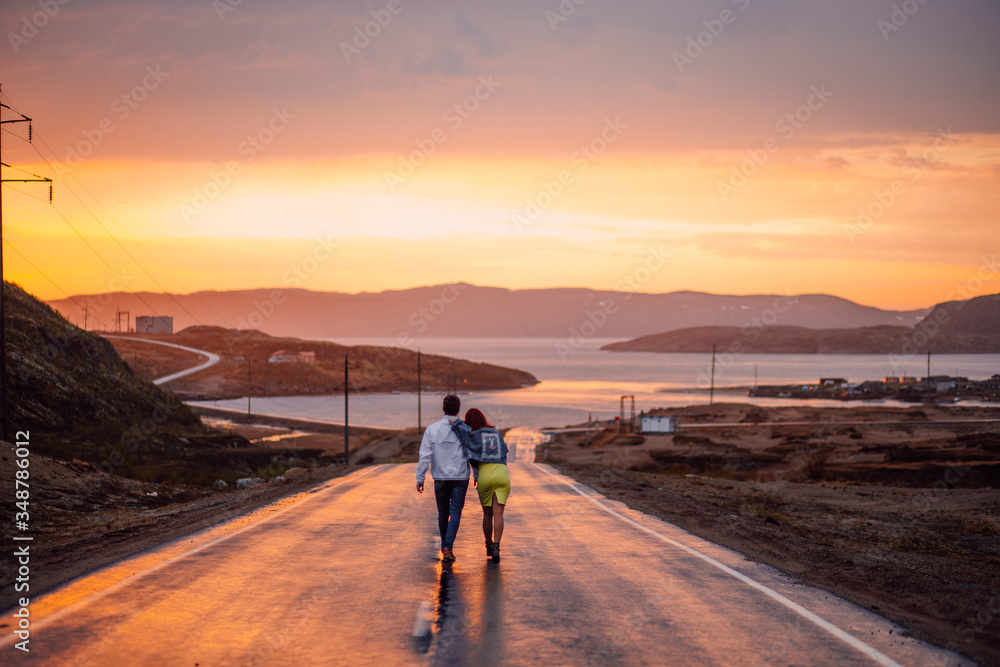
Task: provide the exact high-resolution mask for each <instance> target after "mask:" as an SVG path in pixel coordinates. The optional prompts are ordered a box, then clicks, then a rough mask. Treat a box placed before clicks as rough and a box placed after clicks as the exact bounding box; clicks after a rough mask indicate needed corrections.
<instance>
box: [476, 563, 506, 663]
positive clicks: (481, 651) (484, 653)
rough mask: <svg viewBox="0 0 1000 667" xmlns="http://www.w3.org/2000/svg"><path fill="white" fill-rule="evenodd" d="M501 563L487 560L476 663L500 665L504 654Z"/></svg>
mask: <svg viewBox="0 0 1000 667" xmlns="http://www.w3.org/2000/svg"><path fill="white" fill-rule="evenodd" d="M500 566H501V564H500V563H490V562H487V563H486V566H485V568H484V569H485V571H484V573H483V586H482V591H483V596H482V599H481V600H480V613H479V620H480V623H481V631H480V633H479V641H478V642H477V645H476V659H475V664H476V665H498V664H501V663H502V662H503V656H504V628H503V598H504V590H503V570H501V569H500Z"/></svg>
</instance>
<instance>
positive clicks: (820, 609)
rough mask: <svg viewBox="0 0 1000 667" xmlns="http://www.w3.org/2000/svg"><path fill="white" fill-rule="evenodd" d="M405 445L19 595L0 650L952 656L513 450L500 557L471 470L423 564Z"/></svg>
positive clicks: (940, 660)
mask: <svg viewBox="0 0 1000 667" xmlns="http://www.w3.org/2000/svg"><path fill="white" fill-rule="evenodd" d="M413 473H414V466H413V465H380V466H374V467H370V468H365V469H362V470H360V471H358V472H355V473H353V474H351V475H349V476H347V477H342V478H339V479H336V480H332V481H330V482H327V483H325V484H323V485H322V486H319V487H316V488H313V489H310V490H308V491H305V492H303V493H300V494H298V495H296V496H292V497H290V498H285V499H283V500H280V501H278V502H276V503H274V504H272V505H269V506H266V507H263V508H261V509H259V510H257V511H256V512H253V513H251V514H249V515H245V516H242V517H239V518H236V519H233V520H232V521H230V522H228V523H225V524H221V525H219V526H215V527H213V528H209V529H207V530H204V531H201V532H199V533H195V534H192V535H189V536H187V537H184V538H181V539H179V540H176V541H174V542H171V543H168V544H165V545H163V546H161V547H159V548H156V549H153V550H151V551H148V552H146V553H143V554H139V555H137V556H134V557H132V558H129V559H126V560H124V561H121V562H119V563H115V564H113V565H110V566H108V567H106V568H104V569H102V570H100V571H98V572H95V573H93V574H90V575H88V576H85V577H81V578H79V579H77V580H75V581H73V582H71V583H69V584H67V585H65V586H63V587H62V588H60V589H58V590H56V591H53V592H52V593H50V594H48V595H44V596H41V597H39V598H38V599H35V598H34V597H32V600H31V604H32V607H31V617H30V619H31V645H30V648H31V653H30V654H26V653H22V652H20V651H18V650H16V649H15V648H14V646H13V644H14V643H15V642H16V641H17V639H16V637H15V635H14V634H13V633H12V631H11V629H12V628H14V627H16V625H17V622H18V619H16V618H13V617H12V616H7V618H4V619H0V623H5V624H6V625H5V627H6V630H5V631H4V633H3V634H2V635H0V664H6V665H15V664H24V665H31V664H39V665H42V664H44V665H186V666H191V665H197V664H201V665H268V666H270V665H278V666H283V665H288V666H293V665H294V666H298V665H352V666H354V665H378V666H381V665H428V664H431V665H433V664H441V665H506V664H510V665H663V664H672V665H755V664H781V665H806V664H809V665H885V666H895V665H900V664H904V665H940V666H941V667H946V666H952V665H967V664H971V663H969V662H968V661H965V660H963V659H961V658H960V657H958V656H956V655H954V654H949V653H946V652H945V651H943V650H941V649H938V648H935V647H933V646H930V645H928V644H925V643H923V642H920V641H918V640H916V639H913V638H912V637H909V636H907V633H905V632H903V631H902V630H901V628H899V627H898V626H895V625H893V624H892V623H890V622H889V621H887V620H885V619H884V618H882V617H880V616H878V615H876V614H874V613H872V612H870V611H867V610H865V609H862V608H860V607H857V606H855V605H853V604H850V603H848V602H845V601H844V600H842V599H840V598H838V597H836V596H835V595H833V594H831V593H828V592H826V591H822V590H819V589H816V588H811V587H809V586H804V585H802V583H801V582H799V581H797V580H795V579H792V578H791V577H788V576H786V575H784V574H782V573H780V572H778V571H777V570H775V569H773V568H770V567H767V566H764V565H761V564H759V563H754V562H751V561H749V560H747V559H746V558H744V557H743V556H742V555H741V554H739V553H737V552H735V551H731V550H729V549H725V548H723V547H720V546H718V545H716V544H712V543H711V542H707V541H705V540H703V539H700V538H698V537H695V536H693V535H691V534H690V533H687V532H685V531H683V530H681V529H680V528H678V527H677V526H674V525H672V524H670V523H666V522H664V521H660V520H659V519H656V518H654V517H650V516H648V515H645V514H642V513H640V512H636V511H633V510H629V509H627V508H626V507H625V506H624V505H622V504H621V503H617V502H614V501H611V500H608V499H607V498H605V497H604V496H601V495H600V494H598V493H596V492H595V491H594V490H593V489H590V488H589V487H586V486H582V485H580V484H577V483H576V482H574V481H573V480H572V479H569V478H567V477H564V476H563V475H560V474H558V473H556V472H555V470H554V469H553V468H551V467H549V466H545V465H539V464H534V463H522V462H513V463H511V464H510V477H511V481H512V483H513V489H512V492H511V496H510V502H509V503H508V507H507V511H506V517H507V522H506V531H505V533H504V539H503V549H502V560H501V562H500V563H499V565H494V564H491V563H488V562H487V561H486V558H485V554H484V550H483V537H482V533H481V531H480V521H479V517H480V516H481V514H480V511H479V508H478V507H477V505H478V502H477V497H476V493H475V490H474V489H471V488H470V489H469V496H468V499H467V501H466V506H465V515H464V516H463V518H462V526H461V530H460V531H459V535H458V540H457V541H456V543H455V553H456V555H457V556H458V561H457V562H456V563H454V565H451V566H448V567H442V565H441V564H440V562H439V553H438V548H439V542H438V537H437V535H436V532H437V527H436V511H435V505H434V494H433V493H431V492H425V493H424V494H422V495H420V494H417V493H416V490H415V489H414V488H413V487H414V480H413Z"/></svg>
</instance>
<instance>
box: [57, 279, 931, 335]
mask: <svg viewBox="0 0 1000 667" xmlns="http://www.w3.org/2000/svg"><path fill="white" fill-rule="evenodd" d="M48 303H49V305H51V306H52V307H53V308H55V309H56V310H57V311H59V312H60V313H62V314H63V315H64V316H65V317H66V318H67V319H69V320H70V321H72V322H74V323H75V324H77V325H79V326H84V324H86V326H87V328H90V329H114V328H115V321H116V319H117V315H116V313H118V312H119V311H121V312H127V313H128V320H127V321H128V322H129V323H130V325H134V323H135V318H136V316H140V315H162V316H171V317H173V321H174V331H180V330H182V329H184V328H186V327H189V326H193V325H207V326H221V327H225V328H238V329H257V330H259V331H262V332H265V333H267V334H270V335H272V336H294V337H297V338H392V339H398V340H400V341H401V342H403V343H404V344H405V340H406V339H407V338H408V337H540V338H541V337H544V338H562V337H566V338H573V337H584V338H591V337H599V338H634V337H636V336H643V335H648V334H654V333H660V332H663V331H668V330H673V329H683V328H687V327H697V326H731V327H744V326H773V325H782V326H797V327H807V328H812V329H824V328H831V327H871V326H880V325H895V326H905V327H912V326H914V325H915V324H917V323H918V322H920V321H921V320H922V319H923V318H924V317H925V316H926V315H927V314H928V312H929V311H930V309H929V308H925V309H917V310H906V311H895V310H882V309H879V308H873V307H870V306H863V305H860V304H857V303H854V302H852V301H848V300H847V299H842V298H839V297H835V296H830V295H826V294H802V295H748V296H735V295H717V294H705V293H700V292H671V293H666V294H646V293H640V292H619V291H607V290H595V289H587V288H550V289H522V290H511V289H504V288H498V287H482V286H476V285H469V284H466V283H455V284H448V285H435V286H431V287H417V288H413V289H406V290H392V291H384V292H377V293H372V292H362V293H359V294H346V293H341V292H318V291H310V290H304V289H253V290H236V291H224V292H214V291H213V292H195V293H192V294H169V293H167V294H164V293H151V292H137V293H126V292H109V293H104V294H90V295H87V294H84V295H77V296H73V297H70V298H68V299H58V300H53V301H49V302H48ZM125 326H126V325H125V324H124V320H123V324H122V327H121V329H124V328H125Z"/></svg>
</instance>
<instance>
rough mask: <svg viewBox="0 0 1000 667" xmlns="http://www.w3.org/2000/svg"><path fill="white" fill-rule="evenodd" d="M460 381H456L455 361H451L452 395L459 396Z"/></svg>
mask: <svg viewBox="0 0 1000 667" xmlns="http://www.w3.org/2000/svg"><path fill="white" fill-rule="evenodd" d="M457 384H458V381H457V380H456V379H455V360H454V359H452V360H451V393H452V394H454V395H455V396H458V386H457Z"/></svg>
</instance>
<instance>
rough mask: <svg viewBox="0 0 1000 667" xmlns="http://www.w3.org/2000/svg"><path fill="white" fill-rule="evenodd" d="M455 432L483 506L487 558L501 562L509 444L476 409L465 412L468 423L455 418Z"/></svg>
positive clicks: (507, 484) (508, 487)
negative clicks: (466, 457)
mask: <svg viewBox="0 0 1000 667" xmlns="http://www.w3.org/2000/svg"><path fill="white" fill-rule="evenodd" d="M451 428H452V430H454V431H455V434H456V435H458V439H459V440H460V441H461V442H462V446H463V447H465V451H466V453H467V454H468V455H469V463H470V464H472V478H473V480H474V483H475V485H476V488H477V489H478V490H479V502H480V503H482V506H483V535H485V536H486V556H487V557H488V558H490V559H491V560H492V561H493V562H494V563H499V562H500V538H501V537H503V510H504V506H505V505H506V504H507V496H508V494H510V476H509V475H508V474H507V443H506V442H504V441H503V436H501V435H500V431H498V430H497V429H496V428H495V427H494V426H493V425H492V424H490V423H489V422H488V421H486V416H485V415H483V413H482V412H480V411H479V410H477V409H476V408H472V409H470V410H469V411H468V412H466V413H465V421H464V422H463V421H462V420H460V419H456V420H455V421H454V423H452V425H451Z"/></svg>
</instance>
